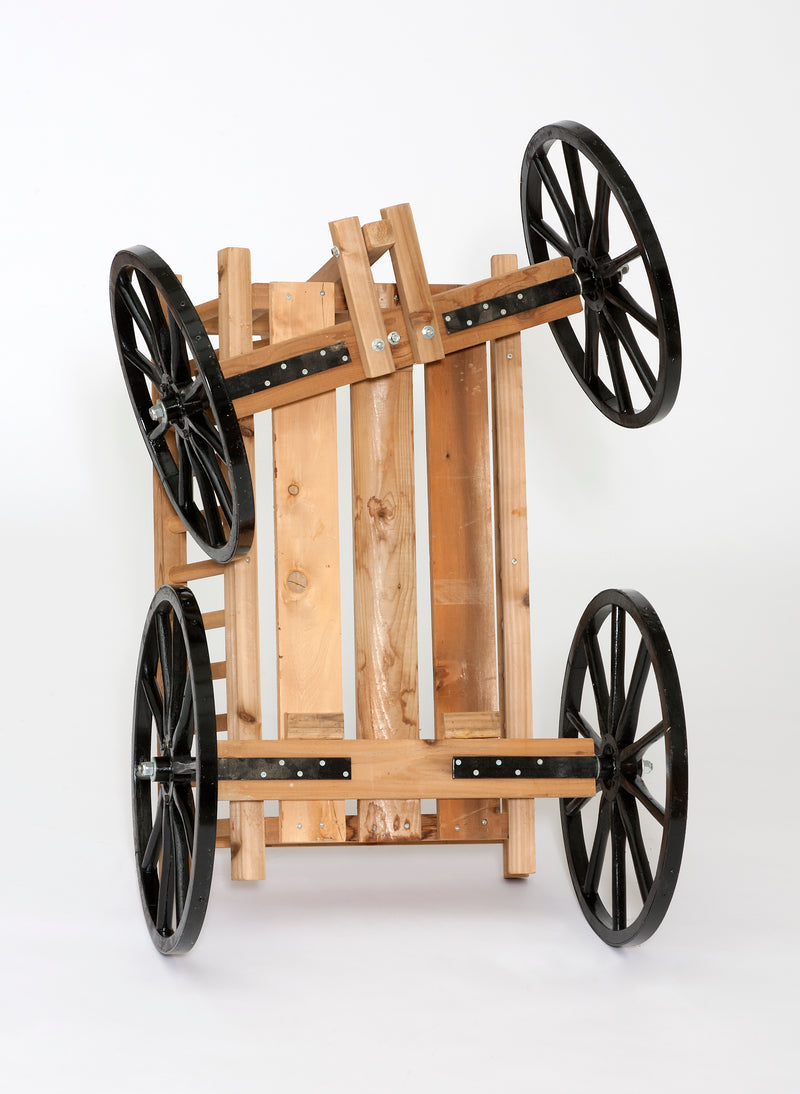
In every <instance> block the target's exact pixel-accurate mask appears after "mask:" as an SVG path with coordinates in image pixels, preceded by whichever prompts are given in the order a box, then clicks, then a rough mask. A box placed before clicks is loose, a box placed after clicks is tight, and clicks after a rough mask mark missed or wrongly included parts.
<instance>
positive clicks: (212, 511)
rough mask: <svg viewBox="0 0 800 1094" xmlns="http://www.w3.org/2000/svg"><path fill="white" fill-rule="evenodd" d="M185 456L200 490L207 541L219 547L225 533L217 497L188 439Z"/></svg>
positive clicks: (195, 450)
mask: <svg viewBox="0 0 800 1094" xmlns="http://www.w3.org/2000/svg"><path fill="white" fill-rule="evenodd" d="M186 454H187V456H188V457H189V462H190V463H191V465H192V472H193V474H194V477H195V479H196V480H197V486H198V488H199V490H200V497H201V499H202V502H203V515H204V517H205V522H206V532H207V535H208V541H209V543H211V545H212V546H215V547H216V546H220V545H221V544H223V543H224V542H225V533H224V532H223V530H222V521H221V520H220V515H219V509H218V502H217V496H216V494H215V493H214V487H213V486H212V485H211V480H210V479H209V477H208V475H207V474H206V472H205V468H204V467H203V465H202V463H201V462H200V460H199V459H198V456H197V449H196V448H195V447H194V445H192V444H191V443H190V442H189V440H188V438H187V444H186Z"/></svg>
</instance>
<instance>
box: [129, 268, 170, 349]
mask: <svg viewBox="0 0 800 1094" xmlns="http://www.w3.org/2000/svg"><path fill="white" fill-rule="evenodd" d="M136 277H137V279H138V281H139V289H140V290H141V294H142V299H143V300H144V302H145V306H146V307H147V312H148V314H149V316H150V322H151V324H152V328H153V333H154V335H155V337H156V339H157V340H158V348H159V358H158V359H159V361H161V362H162V363H163V365H164V367H165V368H167V367H168V366H169V360H170V344H169V343H170V340H169V326H168V324H167V320H166V317H165V315H164V306H163V304H162V302H161V297H160V296H159V295H158V290H157V289H156V287H155V285H154V284H153V282H152V281H151V280H150V278H149V277H146V276H145V275H144V274H143V273H140V272H139V271H138V270H137V271H136Z"/></svg>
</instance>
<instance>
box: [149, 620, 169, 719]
mask: <svg viewBox="0 0 800 1094" xmlns="http://www.w3.org/2000/svg"><path fill="white" fill-rule="evenodd" d="M153 621H154V623H155V627H156V640H157V642H158V661H159V664H160V666H161V685H162V692H163V695H164V715H165V719H164V721H165V723H166V722H167V721H168V719H169V710H170V703H171V702H172V685H171V679H170V674H171V669H172V633H171V629H170V612H169V611H159V612H156V614H155V617H154V620H153ZM164 733H165V734H168V733H169V726H168V725H167V724H165V725H164Z"/></svg>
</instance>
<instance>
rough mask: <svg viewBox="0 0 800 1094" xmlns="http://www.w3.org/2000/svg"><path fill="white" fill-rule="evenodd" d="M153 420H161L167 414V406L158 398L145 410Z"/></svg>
mask: <svg viewBox="0 0 800 1094" xmlns="http://www.w3.org/2000/svg"><path fill="white" fill-rule="evenodd" d="M147 413H148V414H149V415H150V417H151V418H152V419H153V421H154V422H163V421H164V419H165V418H166V416H167V408H166V407H165V406H164V404H163V403H162V402H161V400H160V399H159V400H158V402H157V403H155V404H154V405H153V406H151V407H150V409H149V410H148V412H147Z"/></svg>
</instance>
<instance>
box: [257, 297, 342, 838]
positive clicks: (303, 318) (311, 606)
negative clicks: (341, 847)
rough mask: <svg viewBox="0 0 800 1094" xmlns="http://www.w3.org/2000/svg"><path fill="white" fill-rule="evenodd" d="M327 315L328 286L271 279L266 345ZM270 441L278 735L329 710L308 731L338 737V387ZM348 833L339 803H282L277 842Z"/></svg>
mask: <svg viewBox="0 0 800 1094" xmlns="http://www.w3.org/2000/svg"><path fill="white" fill-rule="evenodd" d="M334 322H335V291H334V285H332V284H322V283H309V282H301V283H298V284H296V283H283V282H274V283H272V284H271V285H270V288H269V331H270V342H271V343H272V344H273V345H274V344H276V343H278V342H281V341H283V340H284V339H286V338H290V337H292V336H293V335H297V334H304V333H305V332H306V331H313V330H318V329H321V328H323V327H328V326H332V325H333V323H334ZM272 442H273V459H274V471H275V586H276V599H277V627H278V630H277V652H278V734H279V736H281V737H289V736H304V735H305V733H306V730H304V728H303V725H302V721H303V720H302V719H297V718H296V717H294V716H297V715H304V714H305V715H315V714H328V715H336V716H337V717H329V718H328V719H318V720H319V722H320V724H321V726H322V728H319V727H318V729H317V731H316V733H315V736H317V737H337V736H338V737H341V736H343V735H344V729H343V721H342V718H341V710H342V623H341V601H340V595H341V594H340V585H339V493H338V467H337V446H336V393H335V392H334V391H327V392H324V393H323V394H322V395H317V396H315V397H314V398H311V399H304V400H303V401H302V402H298V403H292V404H290V405H289V406H283V407H277V408H276V409H275V410H273V412H272ZM298 723H299V724H298ZM325 723H327V728H325ZM295 725H297V728H295ZM346 838H347V829H346V817H345V803H344V801H318V802H313V801H312V802H304V801H300V802H281V805H280V839H281V842H282V843H312V842H318V841H330V840H336V841H343V840H345V839H346Z"/></svg>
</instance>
